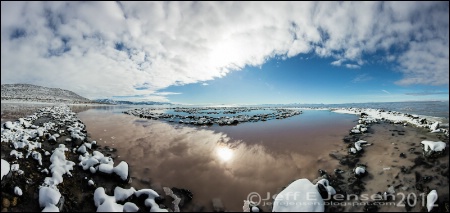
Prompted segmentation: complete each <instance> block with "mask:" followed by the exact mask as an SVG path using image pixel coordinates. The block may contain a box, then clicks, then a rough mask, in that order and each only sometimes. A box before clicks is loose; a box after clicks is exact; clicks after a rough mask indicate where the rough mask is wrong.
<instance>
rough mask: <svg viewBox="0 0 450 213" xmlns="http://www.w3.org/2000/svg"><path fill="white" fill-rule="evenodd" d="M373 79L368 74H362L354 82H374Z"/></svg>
mask: <svg viewBox="0 0 450 213" xmlns="http://www.w3.org/2000/svg"><path fill="white" fill-rule="evenodd" d="M372 79H373V77H372V76H369V75H368V74H366V73H365V74H360V75H357V76H356V77H355V78H354V79H353V80H352V82H353V83H359V82H365V81H370V80H372Z"/></svg>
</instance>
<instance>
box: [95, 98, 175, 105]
mask: <svg viewBox="0 0 450 213" xmlns="http://www.w3.org/2000/svg"><path fill="white" fill-rule="evenodd" d="M94 101H95V102H97V103H102V104H114V105H121V104H126V105H167V104H168V105H172V103H169V102H156V101H140V102H134V101H120V100H111V99H96V100H94Z"/></svg>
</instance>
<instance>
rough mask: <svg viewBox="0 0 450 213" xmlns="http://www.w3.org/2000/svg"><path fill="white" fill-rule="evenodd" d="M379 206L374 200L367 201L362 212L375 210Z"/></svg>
mask: <svg viewBox="0 0 450 213" xmlns="http://www.w3.org/2000/svg"><path fill="white" fill-rule="evenodd" d="M379 208H380V207H378V205H377V203H376V202H368V203H367V204H366V205H364V212H377V211H378V209H379Z"/></svg>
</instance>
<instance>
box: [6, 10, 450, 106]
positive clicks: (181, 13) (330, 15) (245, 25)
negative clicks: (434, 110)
mask: <svg viewBox="0 0 450 213" xmlns="http://www.w3.org/2000/svg"><path fill="white" fill-rule="evenodd" d="M1 4H2V5H1V6H2V7H1V10H2V11H1V16H2V17H1V29H2V30H1V33H2V36H1V61H2V63H1V70H2V71H1V83H2V84H9V83H31V84H36V85H40V86H47V87H58V88H62V89H68V90H71V91H74V92H76V93H78V94H80V95H82V96H84V97H87V98H90V99H97V98H112V99H117V100H134V101H146V100H149V101H164V102H172V103H181V104H264V103H268V104H276V103H285V104H286V103H354V102H386V101H411V100H414V101H416V100H447V101H448V88H449V86H448V85H449V80H448V79H449V3H448V2H406V3H404V2H145V3H140V2H1Z"/></svg>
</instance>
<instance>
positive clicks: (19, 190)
mask: <svg viewBox="0 0 450 213" xmlns="http://www.w3.org/2000/svg"><path fill="white" fill-rule="evenodd" d="M14 194H16V195H17V196H22V189H21V188H20V187H18V186H16V187H14Z"/></svg>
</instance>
